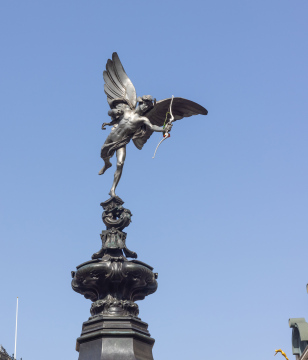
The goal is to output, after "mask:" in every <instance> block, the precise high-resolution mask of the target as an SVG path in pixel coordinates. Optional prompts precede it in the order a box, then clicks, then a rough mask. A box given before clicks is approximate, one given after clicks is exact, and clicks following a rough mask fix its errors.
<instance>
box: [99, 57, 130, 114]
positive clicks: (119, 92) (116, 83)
mask: <svg viewBox="0 0 308 360" xmlns="http://www.w3.org/2000/svg"><path fill="white" fill-rule="evenodd" d="M103 77H104V80H105V85H104V90H105V94H106V95H107V101H108V104H109V105H110V104H111V102H112V100H115V99H125V100H127V101H128V103H129V105H130V107H131V108H132V109H134V108H135V107H136V104H137V94H136V90H135V87H134V85H133V83H132V82H131V81H130V79H129V77H128V76H127V75H126V72H125V70H124V68H123V66H122V64H121V61H120V59H119V56H118V54H117V53H113V54H112V60H110V59H109V60H108V61H107V64H106V70H105V71H104V72H103Z"/></svg>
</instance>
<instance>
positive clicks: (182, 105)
mask: <svg viewBox="0 0 308 360" xmlns="http://www.w3.org/2000/svg"><path fill="white" fill-rule="evenodd" d="M170 102H171V98H169V99H164V100H160V101H158V102H157V103H156V105H155V106H154V108H153V109H151V110H150V111H149V112H148V113H146V114H145V115H144V116H146V117H147V118H148V119H149V120H150V121H151V123H152V124H153V125H157V126H163V125H164V122H165V119H166V113H167V112H168V111H169V108H170ZM171 110H172V114H173V116H174V121H176V120H181V119H183V118H184V117H190V116H192V115H199V114H200V115H207V110H206V109H205V108H204V107H203V106H201V105H199V104H197V103H195V102H193V101H190V100H187V99H183V98H179V97H175V98H173V103H172V109H171ZM152 134H153V131H151V130H150V129H149V128H146V129H141V130H139V131H138V132H137V133H136V134H135V135H134V137H133V142H134V144H135V145H136V147H137V148H138V149H139V150H141V149H142V147H143V145H144V144H145V143H146V142H147V140H148V139H149V138H150V136H151V135H152Z"/></svg>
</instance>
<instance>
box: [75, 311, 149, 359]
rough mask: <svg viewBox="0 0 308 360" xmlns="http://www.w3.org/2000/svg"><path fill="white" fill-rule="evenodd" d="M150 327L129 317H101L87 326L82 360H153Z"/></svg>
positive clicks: (80, 341) (81, 344)
mask: <svg viewBox="0 0 308 360" xmlns="http://www.w3.org/2000/svg"><path fill="white" fill-rule="evenodd" d="M154 342H155V340H154V339H153V338H151V337H150V333H149V332H148V324H147V323H145V322H143V321H141V320H139V319H138V318H135V317H129V316H117V317H116V316H97V317H93V318H92V319H91V318H90V320H88V321H86V322H84V323H83V326H82V333H81V336H80V337H79V338H78V339H77V343H76V350H77V351H79V358H78V360H153V355H152V348H153V345H154Z"/></svg>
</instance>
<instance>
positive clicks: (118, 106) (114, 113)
mask: <svg viewBox="0 0 308 360" xmlns="http://www.w3.org/2000/svg"><path fill="white" fill-rule="evenodd" d="M110 107H111V110H109V111H108V115H109V116H110V117H111V118H112V120H116V119H118V118H119V117H120V116H122V115H123V114H124V111H125V110H126V109H130V106H129V104H128V102H127V101H126V100H125V99H114V100H112V101H111V103H110Z"/></svg>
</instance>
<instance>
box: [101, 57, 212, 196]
mask: <svg viewBox="0 0 308 360" xmlns="http://www.w3.org/2000/svg"><path fill="white" fill-rule="evenodd" d="M103 76H104V80H105V85H104V90H105V93H106V95H107V101H108V104H109V106H110V108H111V110H109V111H108V115H109V116H110V117H111V122H109V123H104V124H103V125H102V129H103V130H105V126H106V125H109V126H113V127H112V129H111V132H110V134H109V135H108V137H107V139H106V141H105V143H104V145H103V146H102V149H101V158H102V159H103V160H104V162H105V164H104V166H103V168H102V169H101V170H100V172H99V173H98V174H99V175H102V174H104V173H105V171H106V170H107V169H108V168H110V167H111V166H112V164H111V162H110V158H111V157H112V156H113V155H114V153H116V157H117V168H116V171H115V174H114V181H113V184H112V187H111V190H110V192H109V195H110V196H111V197H116V194H115V189H116V187H117V185H118V183H119V180H120V178H121V175H122V171H123V166H124V162H125V157H126V145H127V144H128V143H129V142H130V140H133V142H134V144H135V146H136V147H137V148H138V149H139V150H141V149H142V147H143V145H144V144H145V143H146V142H147V140H148V139H149V138H150V136H151V135H152V134H153V132H154V131H156V132H162V133H163V136H164V138H163V140H164V139H166V138H167V137H169V136H170V134H169V132H170V131H171V128H172V122H173V121H175V120H180V119H182V118H184V117H189V116H192V115H198V114H202V115H207V110H206V109H205V108H204V107H202V106H201V105H199V104H196V103H195V102H193V101H190V100H186V99H183V98H179V97H175V98H173V97H172V98H171V99H170V98H169V99H164V100H160V101H158V102H156V99H153V98H152V96H150V95H144V96H142V97H138V98H137V95H136V90H135V87H134V85H133V84H132V82H131V80H130V79H129V78H128V76H127V75H126V72H125V70H124V68H123V66H122V64H121V61H120V59H119V57H118V54H117V53H113V54H112V60H110V59H109V60H108V61H107V65H106V70H105V71H104V73H103ZM137 103H138V105H137ZM168 110H169V111H168ZM159 145H160V143H159ZM159 145H158V146H159ZM156 150H157V148H156ZM155 153H156V151H155ZM154 156H155V154H154Z"/></svg>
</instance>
